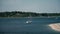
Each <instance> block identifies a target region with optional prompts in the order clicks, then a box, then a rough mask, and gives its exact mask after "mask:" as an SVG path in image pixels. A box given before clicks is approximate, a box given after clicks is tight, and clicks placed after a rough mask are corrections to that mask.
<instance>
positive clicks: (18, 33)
mask: <svg viewBox="0 0 60 34" xmlns="http://www.w3.org/2000/svg"><path fill="white" fill-rule="evenodd" d="M27 20H29V19H28V18H0V34H60V32H57V31H54V30H52V29H51V28H50V27H49V26H48V25H49V24H52V23H59V22H60V17H58V19H56V18H32V23H31V24H26V23H25V22H26V21H27Z"/></svg>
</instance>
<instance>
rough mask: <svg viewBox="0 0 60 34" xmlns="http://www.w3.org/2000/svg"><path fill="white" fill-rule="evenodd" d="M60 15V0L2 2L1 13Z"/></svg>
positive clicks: (13, 0) (10, 0)
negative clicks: (18, 12) (20, 12)
mask: <svg viewBox="0 0 60 34" xmlns="http://www.w3.org/2000/svg"><path fill="white" fill-rule="evenodd" d="M4 11H25V12H37V13H60V0H0V12H4Z"/></svg>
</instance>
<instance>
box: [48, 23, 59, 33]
mask: <svg viewBox="0 0 60 34" xmlns="http://www.w3.org/2000/svg"><path fill="white" fill-rule="evenodd" d="M49 27H50V28H51V29H53V30H55V31H58V32H60V23H55V24H49Z"/></svg>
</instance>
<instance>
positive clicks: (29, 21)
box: [26, 14, 32, 24]
mask: <svg viewBox="0 0 60 34" xmlns="http://www.w3.org/2000/svg"><path fill="white" fill-rule="evenodd" d="M28 18H29V20H27V21H26V24H31V23H32V21H31V14H29V17H28Z"/></svg>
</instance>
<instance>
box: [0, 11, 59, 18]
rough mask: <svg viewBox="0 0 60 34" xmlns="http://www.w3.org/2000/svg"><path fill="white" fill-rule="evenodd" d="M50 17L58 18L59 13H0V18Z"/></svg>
mask: <svg viewBox="0 0 60 34" xmlns="http://www.w3.org/2000/svg"><path fill="white" fill-rule="evenodd" d="M30 15H31V17H41V16H44V17H48V16H50V17H52V16H60V13H34V12H22V11H12V12H8V11H7V12H0V17H29V16H30Z"/></svg>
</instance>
